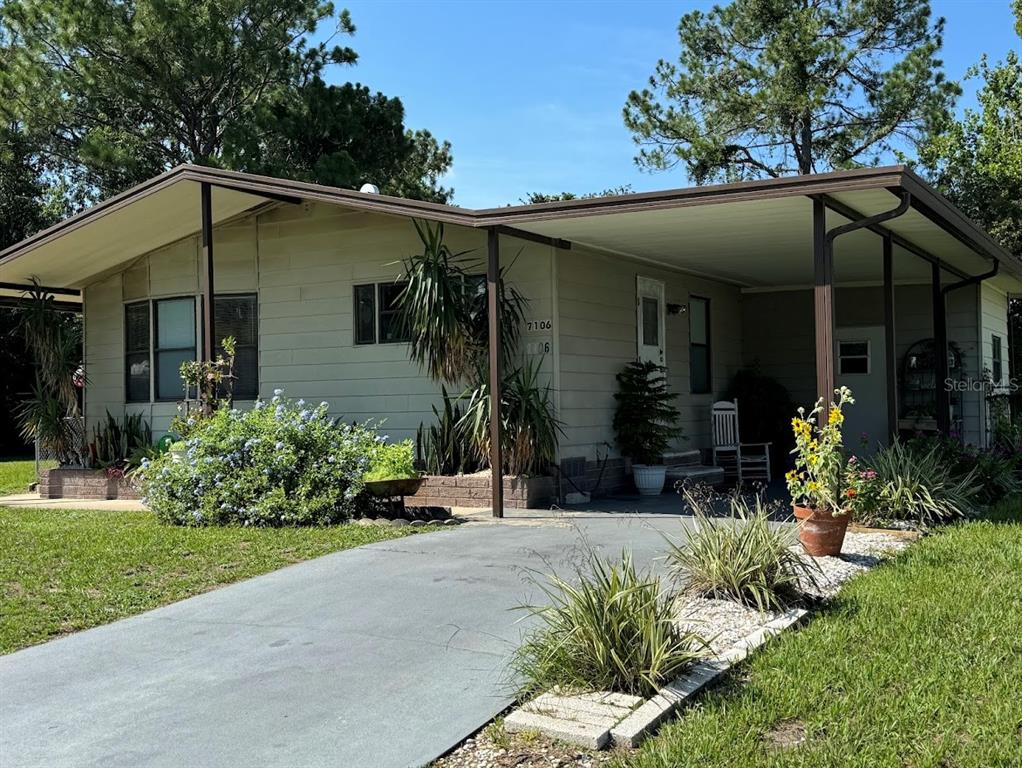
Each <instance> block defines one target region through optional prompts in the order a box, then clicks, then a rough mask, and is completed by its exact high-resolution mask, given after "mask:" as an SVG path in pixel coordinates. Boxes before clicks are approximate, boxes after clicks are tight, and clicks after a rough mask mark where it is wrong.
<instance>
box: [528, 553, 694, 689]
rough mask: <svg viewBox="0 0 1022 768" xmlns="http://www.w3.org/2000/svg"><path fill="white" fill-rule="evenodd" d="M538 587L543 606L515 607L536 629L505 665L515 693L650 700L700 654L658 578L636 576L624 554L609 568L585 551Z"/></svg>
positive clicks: (649, 575) (607, 563)
mask: <svg viewBox="0 0 1022 768" xmlns="http://www.w3.org/2000/svg"><path fill="white" fill-rule="evenodd" d="M539 586H540V588H541V589H542V591H543V593H544V594H545V595H546V597H547V599H548V600H549V604H548V605H543V606H524V607H523V610H525V611H527V612H528V613H529V615H531V616H533V617H535V618H536V619H537V620H538V621H539V627H538V628H537V629H535V630H533V631H532V632H531V633H529V634H528V635H527V636H526V637H525V639H524V642H523V644H522V645H521V647H520V648H519V649H518V650H516V651H515V654H514V656H513V658H512V662H511V668H512V670H513V672H514V673H515V674H516V675H517V676H518V677H519V678H520V679H521V680H522V681H523V684H522V686H523V687H522V694H523V695H528V694H533V693H538V692H540V691H544V690H547V689H549V688H552V687H554V686H560V687H563V688H565V689H569V690H581V691H619V692H621V693H629V694H635V695H639V696H650V695H652V694H653V693H654V692H655V691H656V690H658V689H659V688H660V687H661V686H662V685H663V684H664V683H666V682H668V681H670V680H673V679H674V678H675V677H677V676H678V675H679V674H680V673H681V672H682V671H683V670H684V669H685V668H686V667H687V666H688V665H689V664H691V662H692V661H693V660H695V659H696V658H698V657H699V656H700V655H701V653H702V648H701V647H702V646H703V643H702V641H701V640H700V639H699V638H697V637H696V636H694V635H693V634H691V633H689V632H685V631H682V630H681V629H679V628H678V625H677V624H676V623H675V616H674V606H673V599H672V596H671V595H670V594H669V593H668V592H667V591H666V590H665V589H664V588H663V587H662V586H661V582H660V579H659V577H656V576H653V575H651V574H648V573H640V572H639V571H637V570H636V568H635V565H634V563H633V562H632V558H631V555H630V554H628V553H624V554H623V555H622V557H621V561H620V562H618V563H614V562H610V561H604V560H601V559H600V558H599V557H597V556H596V555H595V553H593V552H589V553H588V559H587V563H586V566H585V567H584V569H579V571H578V573H576V574H575V578H573V579H563V578H561V577H559V576H557V575H556V574H554V575H550V576H548V577H547V579H546V581H545V582H541V583H540V585H539Z"/></svg>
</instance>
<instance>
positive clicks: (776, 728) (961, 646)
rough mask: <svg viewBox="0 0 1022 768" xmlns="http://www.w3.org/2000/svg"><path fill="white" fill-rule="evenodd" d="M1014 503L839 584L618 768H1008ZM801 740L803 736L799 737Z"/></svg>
mask: <svg viewBox="0 0 1022 768" xmlns="http://www.w3.org/2000/svg"><path fill="white" fill-rule="evenodd" d="M1020 511H1022V501H1020V499H1019V498H1017V497H1016V498H1014V499H1008V500H1005V503H1004V504H1002V505H1001V506H1000V509H999V510H998V514H997V517H998V518H999V519H1001V520H1003V521H1004V522H1002V523H999V524H994V523H988V522H967V523H963V524H960V525H954V526H949V527H947V528H944V529H942V530H940V531H939V532H937V533H935V534H934V535H932V536H926V537H924V538H923V539H922V540H920V541H919V542H917V543H915V544H913V545H912V546H911V547H910V548H909V549H908V551H907V552H905V553H904V554H902V555H899V556H898V557H897V558H895V559H894V560H893V561H891V562H889V563H887V564H885V565H884V566H883V567H881V568H876V569H874V570H872V571H870V572H869V573H865V574H862V575H861V576H858V577H856V578H854V579H852V580H851V581H850V582H848V583H847V584H846V585H845V586H844V587H843V588H842V590H841V594H840V595H839V596H838V598H837V599H836V600H835V601H834V602H833V603H832V604H831V605H830V606H829V608H828V609H827V610H825V611H822V612H820V613H818V614H817V615H815V616H814V617H813V619H812V621H811V622H809V623H808V625H806V626H805V627H803V628H802V629H800V630H798V631H797V632H785V633H784V634H783V635H781V636H780V637H779V638H777V639H776V640H773V641H771V642H770V643H768V644H767V645H766V646H764V647H763V648H761V649H760V650H759V651H757V652H756V653H754V654H753V655H752V656H751V657H750V658H749V660H748V661H747V662H746V663H744V664H743V665H742V666H741V667H740V668H738V669H736V670H734V671H733V673H732V674H730V675H728V676H726V677H725V678H724V679H723V680H722V681H721V683H720V684H719V685H717V686H714V687H713V688H711V689H709V690H707V691H704V692H703V693H702V694H701V695H700V696H699V700H698V704H697V705H696V706H694V707H690V708H688V709H687V710H686V711H685V713H684V716H683V717H679V718H678V719H677V720H676V721H675V722H673V723H668V724H666V725H665V726H664V727H663V728H662V729H661V730H660V732H659V733H658V734H657V735H656V736H655V737H653V738H651V739H648V740H647V741H646V743H645V744H644V745H643V746H642V748H641V749H640V750H637V751H635V752H631V753H629V754H628V755H627V756H625V757H623V758H622V759H621V760H620V762H619V763H615V765H616V766H619V768H626V767H627V768H681V767H682V766H685V768H691V767H694V766H698V767H699V768H738V767H739V766H740V767H741V768H795V766H798V768H836V767H837V766H841V767H842V768H875V767H878V766H885V767H889V766H905V765H914V766H923V765H927V766H931V767H933V766H940V765H944V766H956V768H992V767H993V766H1018V765H1022V739H1020V738H1019V735H1018V725H1019V706H1018V698H1019V694H1018V692H1019V691H1022V665H1020V664H1018V663H1016V661H1015V660H1016V659H1018V658H1019V657H1020V655H1022V635H1020V634H1019V632H1018V627H1019V626H1022V600H1019V597H1018V596H1019V595H1020V594H1022V524H1020V523H1022V514H1020ZM803 737H804V738H803Z"/></svg>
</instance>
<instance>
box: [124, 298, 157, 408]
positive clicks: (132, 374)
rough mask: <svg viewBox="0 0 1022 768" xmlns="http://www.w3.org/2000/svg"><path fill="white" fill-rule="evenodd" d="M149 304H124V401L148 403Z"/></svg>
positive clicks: (141, 302)
mask: <svg viewBox="0 0 1022 768" xmlns="http://www.w3.org/2000/svg"><path fill="white" fill-rule="evenodd" d="M150 373H151V371H150V368H149V302H148V301H139V302H136V303H135V304H125V305H124V374H125V376H124V400H125V402H128V403H142V402H148V401H149V382H150V378H151V377H150Z"/></svg>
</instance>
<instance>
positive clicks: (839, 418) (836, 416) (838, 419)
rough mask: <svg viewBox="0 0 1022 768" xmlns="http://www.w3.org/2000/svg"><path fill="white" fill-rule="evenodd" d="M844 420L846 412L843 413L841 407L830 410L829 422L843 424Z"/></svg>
mask: <svg viewBox="0 0 1022 768" xmlns="http://www.w3.org/2000/svg"><path fill="white" fill-rule="evenodd" d="M844 420H845V417H844V414H843V413H841V409H840V408H835V409H833V410H832V411H831V412H830V418H829V420H828V423H830V424H832V425H836V424H842V423H843V422H844Z"/></svg>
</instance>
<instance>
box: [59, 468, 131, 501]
mask: <svg viewBox="0 0 1022 768" xmlns="http://www.w3.org/2000/svg"><path fill="white" fill-rule="evenodd" d="M39 497H40V498H42V499H90V500H99V499H132V500H136V499H138V497H139V494H138V490H137V489H136V488H135V487H134V486H133V485H132V484H131V481H130V480H125V479H124V478H123V477H107V476H106V472H105V471H103V470H101V469H63V468H62V469H48V470H45V471H44V472H43V473H42V476H41V477H40V478H39Z"/></svg>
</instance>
